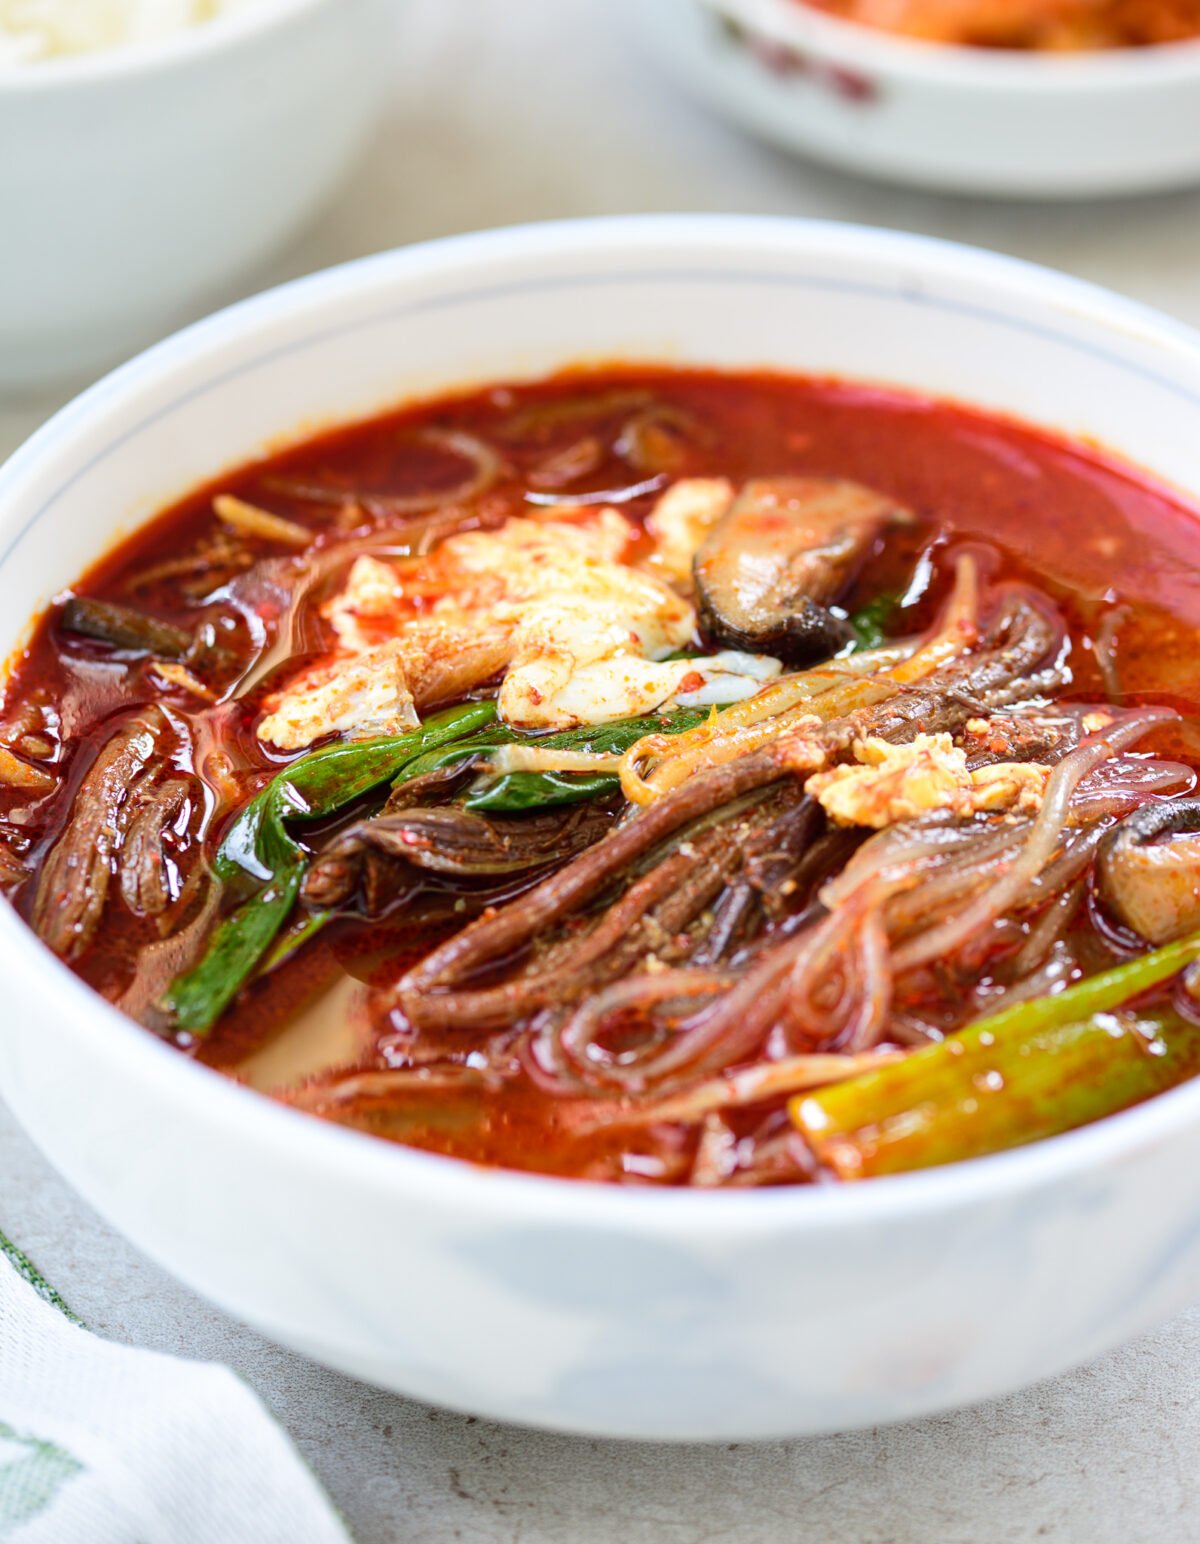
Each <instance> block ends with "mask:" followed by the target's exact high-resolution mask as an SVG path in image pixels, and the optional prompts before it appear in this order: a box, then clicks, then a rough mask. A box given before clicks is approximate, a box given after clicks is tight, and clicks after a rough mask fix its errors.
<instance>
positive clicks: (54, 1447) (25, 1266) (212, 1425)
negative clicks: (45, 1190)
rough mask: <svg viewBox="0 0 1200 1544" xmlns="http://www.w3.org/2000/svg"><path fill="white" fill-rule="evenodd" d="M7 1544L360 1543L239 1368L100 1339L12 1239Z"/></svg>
mask: <svg viewBox="0 0 1200 1544" xmlns="http://www.w3.org/2000/svg"><path fill="white" fill-rule="evenodd" d="M6 1256H7V1259H6ZM22 1278H24V1279H22ZM0 1540H3V1541H4V1544H9V1541H11V1544H348V1540H349V1535H348V1534H347V1532H346V1530H345V1528H344V1526H343V1525H342V1523H341V1522H340V1521H339V1520H338V1518H337V1516H336V1514H335V1513H334V1511H333V1509H332V1507H331V1506H330V1504H329V1502H328V1500H327V1499H326V1497H325V1495H324V1494H323V1492H322V1491H321V1489H320V1487H319V1486H318V1484H317V1483H316V1481H315V1480H314V1479H313V1477H312V1475H311V1474H310V1473H309V1471H308V1469H307V1468H306V1467H305V1465H304V1463H303V1461H302V1460H301V1459H300V1457H299V1456H298V1454H297V1453H296V1451H295V1449H294V1448H293V1447H292V1445H291V1443H290V1442H289V1440H288V1438H287V1436H286V1435H285V1434H284V1432H283V1431H282V1429H281V1428H280V1427H279V1426H277V1425H276V1424H275V1421H274V1420H273V1419H272V1418H271V1416H270V1415H269V1414H268V1412H267V1411H266V1409H265V1408H264V1407H263V1405H262V1404H260V1402H259V1401H258V1399H257V1398H256V1397H255V1395H254V1394H252V1393H251V1392H250V1390H249V1389H248V1388H247V1387H246V1386H245V1385H244V1384H243V1383H242V1382H240V1381H239V1379H238V1378H237V1377H236V1376H235V1375H234V1374H233V1373H232V1372H230V1371H229V1369H228V1368H226V1367H218V1366H214V1365H210V1364H205V1363H203V1362H188V1361H184V1360H183V1359H182V1358H179V1357H174V1356H164V1355H161V1354H160V1353H158V1352H156V1351H139V1350H134V1349H132V1348H130V1347H128V1346H118V1345H114V1344H113V1343H112V1342H110V1341H106V1340H101V1339H99V1338H98V1337H97V1336H95V1335H92V1334H89V1333H88V1331H87V1330H86V1329H84V1328H83V1326H82V1325H81V1324H80V1323H79V1321H78V1320H76V1319H74V1317H73V1316H72V1315H71V1314H70V1312H69V1310H67V1308H66V1305H65V1304H64V1303H62V1301H61V1299H60V1298H58V1296H57V1294H55V1293H54V1292H53V1291H52V1289H50V1288H48V1287H47V1286H46V1285H45V1283H44V1282H42V1281H41V1280H40V1278H39V1277H38V1276H37V1274H36V1272H35V1271H34V1270H33V1268H32V1267H31V1266H30V1265H29V1263H28V1261H26V1260H25V1259H24V1258H23V1257H22V1256H21V1255H19V1254H18V1253H17V1252H16V1251H15V1250H14V1249H13V1248H12V1247H11V1246H10V1245H9V1244H8V1241H7V1240H6V1239H5V1238H4V1236H3V1234H0Z"/></svg>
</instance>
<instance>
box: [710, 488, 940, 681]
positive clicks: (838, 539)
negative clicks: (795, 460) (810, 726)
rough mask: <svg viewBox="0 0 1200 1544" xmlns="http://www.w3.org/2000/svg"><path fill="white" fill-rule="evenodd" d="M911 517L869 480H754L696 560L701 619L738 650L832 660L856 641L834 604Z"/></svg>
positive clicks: (795, 659)
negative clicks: (885, 537)
mask: <svg viewBox="0 0 1200 1544" xmlns="http://www.w3.org/2000/svg"><path fill="white" fill-rule="evenodd" d="M911 518H912V517H911V515H910V514H909V513H908V511H906V510H905V509H903V508H902V507H901V506H899V505H897V504H896V503H895V502H894V501H893V500H892V499H889V498H888V497H887V496H886V495H885V494H882V493H877V492H875V490H874V489H871V488H864V487H863V486H862V485H861V484H860V483H853V482H841V481H837V480H834V479H829V478H819V477H778V478H769V479H761V480H758V481H754V482H748V483H746V484H745V486H744V487H743V488H742V491H741V492H740V493H739V494H738V496H737V498H736V499H734V501H733V503H732V504H731V505H730V507H729V510H728V511H727V513H726V514H725V515H724V516H723V517H722V518H721V520H720V521H718V523H717V525H716V526H715V527H714V528H713V530H712V531H711V532H710V534H709V535H708V537H707V538H706V540H705V541H704V543H703V545H702V546H701V547H700V550H699V551H698V552H697V554H696V559H695V565H694V572H695V581H696V595H697V599H698V602H699V608H700V618H701V622H702V623H703V625H704V627H705V629H706V631H707V632H708V633H709V634H710V635H711V636H712V637H714V638H715V639H717V640H718V641H719V642H720V643H722V644H725V645H727V646H728V647H731V648H736V649H744V650H746V651H747V652H749V653H759V654H773V655H775V656H776V657H777V658H780V659H784V660H786V661H788V663H790V664H797V665H799V664H805V663H808V662H811V661H813V660H816V659H824V658H828V656H829V655H831V654H835V653H836V652H837V651H838V649H840V648H841V647H843V645H845V644H846V643H848V642H849V641H850V640H851V638H852V637H853V636H854V634H853V631H852V629H851V628H850V625H849V623H848V622H847V621H846V620H845V619H844V618H842V617H838V616H835V615H834V614H833V613H832V612H831V611H830V610H829V609H828V608H829V606H830V605H832V604H833V603H834V602H835V601H837V600H838V599H839V597H840V596H841V595H843V594H844V593H845V591H846V590H847V589H848V587H849V585H850V584H851V582H852V581H853V579H854V577H855V575H856V574H857V572H858V570H859V568H860V567H861V566H862V564H863V562H864V561H865V559H866V558H867V557H868V556H869V555H870V553H871V549H872V547H873V546H874V544H875V542H876V540H877V538H878V537H879V536H880V535H881V534H882V532H883V531H884V530H885V529H886V528H887V527H888V526H889V525H893V524H900V523H906V522H907V521H909V520H911Z"/></svg>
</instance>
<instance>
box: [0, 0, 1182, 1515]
mask: <svg viewBox="0 0 1200 1544" xmlns="http://www.w3.org/2000/svg"><path fill="white" fill-rule="evenodd" d="M629 3H633V4H653V3H655V0H629ZM398 23H399V24H398V28H397V35H398V44H397V48H396V57H395V65H394V76H395V82H396V89H395V97H394V106H393V109H392V112H391V115H390V118H389V119H388V121H387V123H386V124H385V126H384V128H383V131H382V133H381V134H380V136H379V138H378V140H377V141H376V143H375V144H374V146H373V148H372V150H371V151H370V153H369V154H368V156H367V157H366V159H365V160H364V161H363V163H362V164H361V166H360V167H359V169H358V171H357V172H356V174H355V175H354V177H353V178H352V180H351V181H350V182H349V183H348V184H347V185H346V186H345V188H344V189H343V190H342V192H341V194H340V196H339V197H338V199H337V201H336V203H335V204H334V205H333V206H332V207H331V208H330V209H328V210H327V212H326V213H325V215H324V217H323V218H322V219H321V221H320V223H319V224H318V225H317V226H316V227H314V228H313V229H311V230H310V231H309V232H308V233H307V234H306V235H305V236H304V237H303V238H302V239H301V240H300V241H298V242H297V243H296V244H295V245H294V246H293V247H292V249H291V250H290V251H289V252H288V253H287V254H285V256H284V257H283V258H282V259H281V260H280V261H279V262H277V263H276V264H275V266H274V267H273V268H272V269H271V270H270V271H268V272H264V273H261V274H259V275H256V276H255V279H254V281H253V282H252V283H250V284H248V285H247V286H246V288H247V291H248V290H250V289H257V288H260V287H262V286H263V285H265V284H269V283H273V282H276V281H277V280H279V279H282V278H287V277H290V276H292V275H294V274H299V273H302V272H305V271H307V270H310V269H313V268H321V267H324V266H326V265H327V264H329V263H333V262H337V261H341V260H342V259H345V258H348V257H354V256H357V255H358V254H360V253H364V252H370V251H374V250H377V249H380V248H383V247H389V246H393V245H397V244H400V243H403V242H408V241H413V240H419V239H421V238H424V237H428V236H436V235H442V234H445V233H449V232H454V231H461V230H467V229H471V228H473V227H478V226H487V225H496V224H509V223H513V222H518V221H522V220H534V219H545V218H551V217H558V216H572V215H589V214H607V213H618V212H630V211H650V210H661V209H679V210H691V209H713V210H735V211H752V212H772V213H780V214H803V215H822V216H830V217H834V218H840V219H847V220H854V221H860V222H865V223H870V224H877V225H887V226H894V227H899V228H905V229H912V230H919V231H926V232H931V233H934V234H937V235H942V236H947V237H952V238H956V239H960V240H964V241H972V242H976V243H979V244H981V245H983V246H988V247H994V248H997V249H999V250H1002V251H1005V252H1010V253H1015V254H1017V255H1020V256H1023V257H1029V258H1033V259H1035V260H1037V261H1041V262H1044V263H1048V264H1051V265H1052V266H1054V267H1058V268H1063V269H1068V270H1071V271H1073V272H1075V273H1078V274H1081V275H1083V276H1085V277H1086V278H1089V279H1093V280H1096V281H1098V282H1099V283H1102V284H1108V285H1111V286H1113V287H1114V288H1116V289H1119V290H1123V291H1125V292H1126V293H1127V294H1130V295H1133V296H1135V297H1136V298H1138V299H1141V300H1145V301H1148V302H1150V303H1152V304H1155V305H1158V306H1161V307H1162V308H1164V309H1165V310H1168V311H1170V312H1172V313H1174V314H1175V315H1176V316H1178V317H1181V318H1183V319H1185V320H1188V321H1191V322H1193V323H1198V324H1200V193H1195V194H1192V193H1187V194H1175V195H1170V196H1159V197H1153V198H1147V199H1144V200H1137V201H1124V202H1121V203H1115V204H1085V205H1047V206H1041V205H1032V204H1028V205H1026V204H995V203H988V202H984V201H973V200H967V199H949V198H941V197H937V196H934V195H922V194H915V193H906V192H899V191H895V190H891V189H887V188H884V187H881V186H877V185H872V184H867V183H862V182H856V181H852V180H849V179H847V178H844V177H842V176H840V175H839V174H837V173H834V172H831V171H826V170H823V169H821V168H819V167H815V166H807V165H803V164H800V163H798V162H794V161H791V160H789V159H787V158H785V157H784V156H782V155H779V154H777V153H775V152H774V151H771V150H769V149H764V148H763V147H762V146H760V145H757V144H754V143H752V142H750V141H749V140H747V139H745V138H743V137H742V136H741V135H740V134H738V133H737V132H736V131H734V130H733V129H730V128H727V127H726V126H725V125H724V124H722V123H720V122H718V121H716V120H714V119H713V118H711V117H710V116H709V115H708V114H707V113H706V112H704V111H703V110H701V109H700V108H699V107H697V106H695V105H694V104H693V103H692V102H690V101H689V100H687V99H686V98H684V97H682V96H681V95H680V94H679V92H678V91H677V90H676V88H675V86H674V85H673V84H672V83H671V82H670V81H668V80H666V79H664V78H663V77H662V76H661V75H660V73H659V72H658V70H657V69H656V68H655V66H654V65H653V63H652V62H651V61H648V60H647V59H645V58H644V57H643V56H642V55H641V53H640V52H639V49H638V46H637V43H636V40H635V39H634V37H633V36H632V34H631V33H629V32H628V31H627V30H626V27H625V26H624V24H623V18H622V15H621V8H620V7H615V6H614V5H613V4H612V0H503V3H494V4H487V3H481V0H405V3H404V4H403V5H402V6H401V7H400V15H399V17H398ZM216 298H217V299H218V300H219V299H222V298H232V297H216ZM57 405H58V403H57V400H52V399H49V398H46V399H39V400H36V401H29V400H26V401H20V400H18V401H12V400H10V401H8V402H4V401H0V455H2V454H6V453H7V452H8V451H9V450H11V449H12V448H14V447H15V446H16V445H17V443H19V441H20V440H21V439H22V438H23V437H24V435H25V434H27V433H28V432H29V431H30V430H32V429H33V428H34V427H36V425H37V424H38V423H39V422H40V421H41V420H42V419H43V418H44V417H45V416H46V415H47V414H48V413H49V412H50V411H51V410H52V409H53V408H54V407H56V406H57ZM0 1226H2V1227H3V1228H4V1230H5V1231H6V1232H8V1233H9V1234H10V1235H11V1236H12V1237H13V1238H14V1239H15V1240H16V1241H17V1242H18V1243H19V1244H20V1245H21V1247H22V1248H24V1249H25V1250H27V1251H28V1252H29V1253H30V1254H31V1255H32V1256H33V1257H34V1258H35V1259H36V1260H37V1262H38V1263H39V1264H40V1266H41V1268H42V1269H43V1270H44V1271H45V1273H46V1274H47V1276H48V1277H49V1278H50V1279H51V1280H52V1281H54V1282H55V1283H56V1284H57V1286H58V1287H59V1288H60V1290H61V1291H62V1292H63V1294H64V1295H65V1296H66V1298H67V1299H68V1301H69V1302H70V1303H71V1304H72V1305H73V1306H74V1307H75V1308H76V1309H77V1311H78V1312H79V1313H80V1314H82V1315H83V1316H84V1318H85V1319H86V1320H87V1321H88V1322H89V1323H90V1324H91V1325H92V1326H93V1327H95V1328H96V1329H97V1330H99V1331H101V1332H103V1333H105V1334H109V1335H112V1336H114V1337H117V1338H120V1339H124V1340H128V1341H133V1342H136V1343H138V1344H141V1345H146V1346H153V1347H156V1348H159V1349H162V1350H170V1351H174V1352H178V1353H181V1354H184V1355H188V1356H195V1357H204V1358H215V1359H219V1360H221V1361H223V1362H226V1363H228V1364H229V1365H231V1366H232V1367H234V1368H236V1369H237V1371H238V1372H240V1373H241V1374H242V1375H243V1376H244V1377H245V1378H246V1379H247V1380H248V1381H249V1383H250V1384H251V1385H252V1386H253V1387H254V1388H255V1389H256V1390H257V1391H258V1392H259V1393H260V1394H261V1396H262V1397H263V1398H264V1399H265V1400H266V1401H267V1403H268V1404H269V1405H270V1406H271V1407H272V1408H273V1409H274V1411H275V1412H276V1413H277V1415H278V1416H279V1418H280V1420H281V1421H282V1422H283V1424H284V1425H285V1426H286V1427H287V1429H288V1430H289V1431H290V1432H291V1434H292V1436H293V1437H294V1438H295V1440H296V1442H297V1443H298V1444H299V1446H300V1448H301V1449H302V1450H303V1452H304V1453H305V1454H306V1456H307V1457H308V1459H309V1460H310V1462H311V1463H312V1465H313V1467H314V1469H315V1470H316V1472H317V1474H318V1475H319V1476H320V1478H321V1479H322V1480H323V1481H324V1483H325V1484H326V1486H327V1487H328V1489H329V1491H330V1493H331V1494H332V1496H333V1499H334V1501H335V1502H336V1504H337V1505H338V1506H339V1507H340V1508H341V1510H342V1512H343V1514H344V1515H345V1516H346V1517H347V1519H348V1521H349V1523H350V1525H351V1527H352V1529H353V1532H354V1535H355V1538H356V1539H357V1540H358V1541H359V1544H384V1541H391V1540H404V1541H405V1544H434V1541H436V1544H443V1541H448V1540H454V1539H462V1540H466V1541H471V1544H517V1541H518V1540H519V1541H521V1544H549V1541H570V1544H601V1541H604V1544H609V1541H616V1540H621V1541H623V1544H671V1541H679V1544H699V1541H702V1540H716V1539H721V1540H727V1541H729V1544H766V1541H774V1540H793V1539H805V1540H807V1539H812V1540H820V1541H821V1544H1018V1541H1022V1544H1023V1541H1026V1540H1033V1539H1039V1538H1045V1539H1052V1540H1063V1541H1069V1544H1075V1541H1079V1544H1084V1541H1086V1544H1159V1541H1170V1544H1188V1541H1191V1540H1195V1539H1198V1538H1200V1462H1198V1460H1200V1379H1198V1374H1200V1310H1197V1311H1194V1312H1193V1313H1191V1314H1189V1315H1185V1316H1184V1317H1183V1318H1181V1319H1178V1320H1176V1321H1175V1322H1174V1323H1172V1324H1170V1325H1167V1326H1166V1327H1164V1328H1163V1329H1161V1330H1159V1331H1158V1332H1157V1333H1156V1334H1154V1335H1152V1336H1150V1337H1147V1338H1146V1339H1144V1340H1142V1341H1140V1342H1138V1343H1137V1344H1135V1345H1132V1346H1129V1347H1126V1348H1125V1349H1123V1350H1121V1351H1118V1352H1116V1353H1114V1354H1112V1355H1110V1356H1108V1357H1105V1358H1103V1359H1102V1360H1101V1361H1099V1362H1097V1363H1095V1364H1094V1365H1092V1366H1089V1367H1085V1368H1082V1369H1080V1370H1079V1371H1077V1372H1074V1373H1071V1374H1069V1375H1068V1376H1066V1377H1063V1378H1060V1379H1058V1380H1056V1381H1055V1382H1053V1383H1048V1384H1044V1385H1042V1386H1040V1387H1038V1388H1035V1389H1033V1390H1030V1391H1029V1392H1027V1393H1024V1394H1021V1395H1017V1396H1015V1397H1013V1398H1010V1399H1006V1400H1002V1401H1000V1402H998V1403H995V1404H990V1405H987V1406H984V1407H982V1408H979V1409H974V1410H970V1411H967V1412H964V1413H961V1414H958V1415H952V1416H945V1417H941V1418H939V1419H935V1420H926V1421H921V1422H919V1423H916V1424H914V1425H909V1426H903V1427H896V1428H890V1429H886V1430H878V1431H870V1432H862V1433H857V1434H851V1435H845V1436H832V1437H824V1438H819V1439H811V1440H806V1441H798V1442H787V1443H774V1444H770V1445H764V1446H745V1445H733V1446H722V1447H718V1448H686V1447H681V1448H672V1447H666V1446H648V1445H623V1444H620V1443H614V1442H594V1441H583V1440H580V1439H577V1438H566V1437H556V1436H548V1435H543V1434H539V1433H535V1432H528V1431H520V1430H515V1429H510V1428H505V1427H501V1426H495V1425H490V1424H488V1423H486V1422H484V1421H475V1420H470V1419H467V1418H464V1417H462V1416H458V1415H450V1414H446V1413H444V1412H441V1411H437V1410H431V1409H426V1408H425V1407H423V1406H421V1405H417V1404H413V1403H411V1402H409V1401H406V1400H403V1399H398V1398H394V1397H392V1396H390V1395H387V1394H382V1393H379V1392H377V1391H375V1390H372V1389H369V1388H366V1387H364V1386H362V1385H360V1384H357V1383H354V1382H351V1381H350V1380H349V1379H346V1378H342V1377H339V1376H337V1375H335V1374H333V1373H328V1372H325V1371H323V1370H321V1369H320V1368H317V1367H315V1366H312V1365H311V1364H309V1363H307V1362H305V1361H303V1360H302V1359H300V1358H299V1357H296V1356H293V1355H291V1354H289V1353H287V1352H285V1351H281V1350H279V1349H277V1348H276V1347H274V1346H272V1345H270V1344H268V1343H267V1342H266V1341H264V1340H262V1339H260V1338H259V1337H258V1336H257V1335H255V1334H252V1333H251V1332H250V1331H248V1330H246V1329H243V1328H242V1327H241V1326H239V1325H238V1324H236V1323H234V1322H233V1321H232V1320H230V1319H228V1318H226V1317H225V1316H224V1315H223V1314H221V1313H218V1312H217V1311H216V1310H215V1309H212V1308H210V1307H208V1306H207V1305H206V1304H204V1303H203V1302H201V1301H199V1300H198V1299H197V1298H195V1297H193V1296H192V1295H191V1294H190V1293H189V1292H187V1291H185V1290H184V1289H183V1288H181V1287H179V1286H177V1285H176V1284H175V1283H174V1282H173V1281H172V1280H170V1279H169V1278H168V1277H167V1276H165V1275H164V1274H163V1273H162V1272H161V1271H159V1270H158V1269H157V1268H156V1267H154V1266H152V1265H150V1264H149V1263H148V1262H147V1261H146V1260H144V1259H142V1258H141V1257H140V1256H139V1255H138V1254H137V1253H136V1252H135V1251H134V1250H133V1249H131V1248H130V1247H129V1246H128V1245H126V1244H125V1243H124V1242H123V1241H122V1240H121V1239H120V1238H118V1237H117V1236H116V1235H115V1234H114V1233H112V1231H111V1230H110V1229H109V1228H108V1227H106V1226H105V1224H104V1223H102V1222H101V1221H100V1219H99V1218H98V1217H97V1216H96V1215H95V1214H94V1213H93V1212H92V1211H90V1210H89V1209H88V1207H86V1206H85V1205H84V1204H83V1203H82V1202H81V1201H79V1200H78V1199H77V1198H76V1197H75V1196H74V1194H73V1193H72V1192H71V1191H69V1190H68V1189H67V1187H66V1186H65V1185H64V1184H63V1183H62V1182H61V1181H60V1180H59V1179H58V1178H57V1176H56V1175H55V1174H54V1173H53V1172H52V1170H51V1169H50V1168H49V1166H48V1165H47V1164H46V1163H45V1161H44V1160H43V1159H42V1158H41V1156H40V1155H39V1154H38V1153H37V1152H36V1151H35V1150H34V1149H33V1147H32V1146H31V1144H30V1143H29V1141H28V1140H27V1139H26V1138H25V1136H24V1135H23V1134H22V1133H21V1132H20V1130H19V1129H18V1128H17V1127H16V1125H15V1123H14V1121H13V1120H12V1118H11V1116H9V1115H8V1114H7V1112H6V1111H5V1110H4V1109H3V1108H2V1107H0ZM1113 1247H1114V1248H1120V1241H1119V1240H1116V1239H1114V1240H1113Z"/></svg>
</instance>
